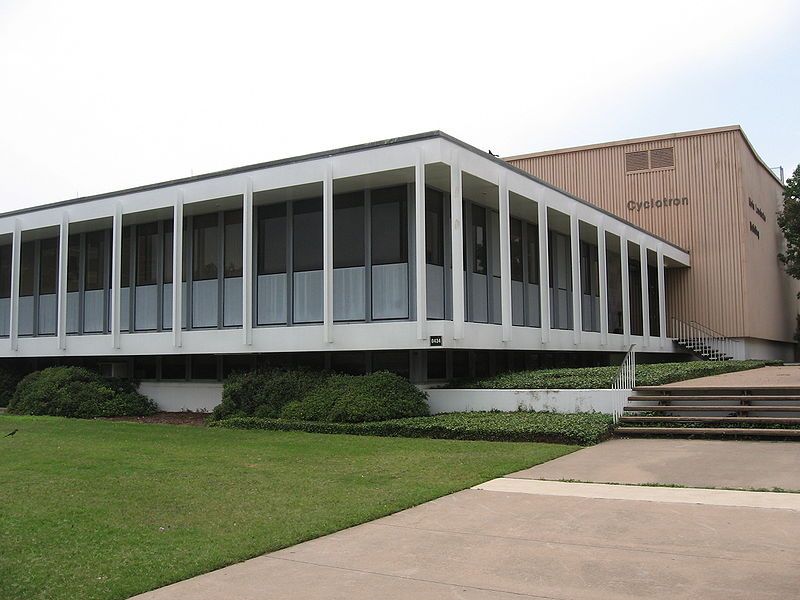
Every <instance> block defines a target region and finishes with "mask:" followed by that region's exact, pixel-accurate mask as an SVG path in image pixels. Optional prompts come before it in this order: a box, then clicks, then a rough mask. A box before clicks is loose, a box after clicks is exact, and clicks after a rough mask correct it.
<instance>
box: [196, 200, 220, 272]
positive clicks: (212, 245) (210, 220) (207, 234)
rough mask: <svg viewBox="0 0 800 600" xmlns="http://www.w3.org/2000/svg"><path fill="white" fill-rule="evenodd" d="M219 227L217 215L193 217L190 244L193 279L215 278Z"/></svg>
mask: <svg viewBox="0 0 800 600" xmlns="http://www.w3.org/2000/svg"><path fill="white" fill-rule="evenodd" d="M218 230H219V227H218V226H217V215H216V214H211V215H202V216H198V217H195V218H194V238H193V246H192V263H193V264H192V277H193V278H194V280H195V281H199V280H203V279H215V278H216V277H217V267H218V264H217V263H218V261H219V256H218V252H219V246H218V240H219V231H218Z"/></svg>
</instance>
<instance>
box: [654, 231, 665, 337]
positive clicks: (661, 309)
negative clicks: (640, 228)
mask: <svg viewBox="0 0 800 600" xmlns="http://www.w3.org/2000/svg"><path fill="white" fill-rule="evenodd" d="M656 255H657V256H658V267H657V269H658V325H659V328H660V333H661V339H660V340H659V345H660V346H661V347H662V348H666V346H667V294H666V289H665V286H664V277H665V275H666V273H665V271H664V248H663V244H662V243H661V242H659V244H658V248H657V249H656Z"/></svg>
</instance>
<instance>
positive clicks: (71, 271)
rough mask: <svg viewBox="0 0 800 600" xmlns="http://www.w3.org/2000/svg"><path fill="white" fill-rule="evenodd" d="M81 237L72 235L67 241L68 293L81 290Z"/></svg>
mask: <svg viewBox="0 0 800 600" xmlns="http://www.w3.org/2000/svg"><path fill="white" fill-rule="evenodd" d="M80 265H81V236H79V235H71V236H69V239H68V240H67V291H68V292H77V291H78V290H79V289H80V275H81V274H80Z"/></svg>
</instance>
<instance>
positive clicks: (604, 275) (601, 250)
mask: <svg viewBox="0 0 800 600" xmlns="http://www.w3.org/2000/svg"><path fill="white" fill-rule="evenodd" d="M606 259H607V256H606V230H605V228H604V227H603V219H602V217H601V219H600V222H599V223H598V224H597V266H598V273H597V277H598V279H599V280H600V281H599V284H600V344H601V345H602V346H605V345H606V344H607V343H608V264H607V260H606Z"/></svg>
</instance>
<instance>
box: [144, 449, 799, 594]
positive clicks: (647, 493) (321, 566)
mask: <svg viewBox="0 0 800 600" xmlns="http://www.w3.org/2000/svg"><path fill="white" fill-rule="evenodd" d="M649 441H651V440H619V441H615V442H610V443H606V444H603V445H601V446H596V447H593V448H587V449H585V450H580V451H579V452H577V453H574V454H572V455H569V456H567V457H563V458H561V459H557V460H555V461H552V462H551V463H547V464H545V465H541V466H540V467H534V468H533V469H528V470H527V471H523V472H522V473H518V474H514V475H513V476H509V477H506V478H501V479H499V480H493V481H490V482H487V483H485V484H481V485H480V486H476V488H474V489H470V490H465V491H463V492H459V493H456V494H452V495H450V496H445V497H443V498H439V499H438V500H434V501H433V502H428V503H426V504H423V505H421V506H418V507H415V508H412V509H409V510H405V511H402V512H400V513H397V514H395V515H391V516H389V517H386V518H383V519H378V520H376V521H373V522H371V523H366V524H364V525H360V526H358V527H353V528H351V529H347V530H344V531H340V532H338V533H335V534H333V535H329V536H325V537H322V538H319V539H316V540H312V541H309V542H306V543H304V544H299V545H297V546H293V547H291V548H286V549H284V550H281V551H278V552H273V553H271V554H268V555H265V556H261V557H258V558H255V559H252V560H248V561H245V562H243V563H240V564H237V565H233V566H231V567H227V568H225V569H220V570H218V571H214V572H212V573H208V574H206V575H202V576H200V577H196V578H194V579H191V580H188V581H184V582H181V583H177V584H174V585H171V586H167V587H165V588H162V589H160V590H155V591H153V592H150V593H147V594H144V595H142V596H139V598H140V599H141V600H145V599H147V600H189V599H192V600H222V599H229V598H236V599H237V600H267V599H269V600H280V599H303V600H315V599H323V598H324V599H331V598H333V599H337V598H342V599H345V598H346V599H353V600H360V599H364V600H366V599H370V600H371V599H375V598H381V599H405V598H408V599H413V600H427V599H439V598H454V599H455V598H460V599H464V600H477V599H484V598H487V599H490V600H494V599H497V600H511V599H520V598H543V599H545V598H546V599H550V600H554V599H557V600H588V599H604V600H605V599H611V600H614V599H620V600H622V599H626V600H628V599H634V598H637V599H639V598H653V599H665V600H666V599H670V600H674V599H689V598H704V599H707V600H715V599H720V600H723V599H725V600H728V599H734V600H735V599H742V600H744V599H752V598H770V599H771V598H774V599H785V598H793V597H796V595H797V590H798V589H799V588H800V535H798V532H800V495H795V494H774V493H769V492H732V491H721V490H700V489H683V488H658V487H637V486H627V485H597V484H581V483H564V482H548V481H539V480H536V479H533V478H532V477H533V476H534V475H533V472H534V471H535V470H536V469H544V468H545V467H558V468H552V469H550V470H549V471H548V473H549V474H550V475H551V476H553V477H554V478H556V479H564V478H570V476H571V475H574V474H575V473H584V471H580V470H576V466H575V465H580V464H590V463H591V462H592V460H595V461H597V460H602V459H603V458H604V457H608V456H610V455H609V454H604V453H607V452H608V451H606V450H603V449H604V448H606V447H609V448H610V449H611V452H612V453H613V455H614V456H616V457H618V458H619V457H621V456H627V457H631V456H638V457H640V461H639V463H638V464H639V467H636V468H637V469H641V472H642V473H644V474H645V476H646V477H647V478H648V481H653V479H652V477H654V476H662V475H663V476H667V477H672V474H673V473H676V472H678V471H679V469H677V466H676V465H675V464H674V463H672V462H671V461H672V460H673V459H672V458H669V457H674V456H675V454H674V453H673V452H671V451H670V450H669V448H666V447H664V446H661V445H651V446H649V447H642V446H641V445H640V444H641V442H649ZM652 441H654V442H660V440H652ZM666 443H669V444H675V443H676V441H675V440H667V441H666ZM677 443H678V444H683V442H677ZM692 443H694V444H697V443H698V442H697V441H693V442H692ZM700 443H701V444H705V442H700ZM711 444H723V445H724V448H720V449H717V448H715V447H714V446H702V447H701V446H696V447H692V448H689V449H684V450H683V452H684V453H685V455H684V458H685V459H686V460H688V461H689V462H692V461H693V460H696V459H697V458H698V457H700V458H703V457H704V455H705V452H708V453H709V454H708V456H707V457H705V458H703V460H704V461H706V462H703V463H702V464H700V465H699V466H698V465H697V464H695V469H696V470H697V471H699V472H703V473H705V474H706V475H707V476H708V477H710V476H711V474H712V473H714V471H713V469H712V470H708V469H707V468H708V467H709V466H710V464H711V463H713V462H714V461H718V460H720V457H722V456H725V455H726V454H732V455H733V456H735V457H737V458H736V459H737V460H740V461H743V462H744V463H745V465H744V467H745V471H746V472H747V473H750V474H752V475H756V474H758V472H759V471H764V472H767V473H766V474H763V473H762V474H761V476H759V478H758V483H757V484H756V485H758V486H761V485H763V482H765V481H769V482H785V483H786V482H788V483H791V482H792V481H794V480H793V479H791V478H788V479H787V478H784V477H783V476H782V475H781V474H780V473H779V471H781V470H783V469H785V468H786V467H787V466H788V465H790V464H792V461H795V460H796V458H797V455H796V454H795V453H794V452H795V450H794V449H793V448H800V444H798V445H794V444H767V445H768V446H773V447H774V448H772V449H764V450H762V449H761V448H757V447H756V446H752V444H760V442H755V443H753V442H711ZM625 446H629V448H626V447H625ZM725 449H727V452H725V451H724V450H725ZM587 454H588V455H590V456H591V457H592V458H589V459H584V458H582V456H584V455H587ZM659 454H662V455H664V458H663V460H661V461H659V460H658V458H657V455H659ZM642 456H646V457H647V462H646V463H645V464H647V465H649V466H647V468H646V469H645V468H643V467H642V466H641V465H642V463H643V460H642V459H641V457H642ZM572 457H574V458H575V461H573V462H572V463H569V462H566V459H570V458H572ZM597 457H600V458H599V459H598V458H597ZM748 457H749V458H748ZM770 460H775V461H778V462H777V463H774V465H773V464H771V463H770V462H763V461H770ZM659 462H660V463H661V464H663V465H671V466H670V468H666V467H665V468H664V469H663V470H661V471H659V470H658V469H656V468H655V466H653V465H658V464H659ZM557 463H558V464H557ZM595 464H597V463H596V462H595ZM759 465H760V468H759ZM798 466H799V464H798V463H797V462H794V465H793V469H794V471H797V470H798V468H797V467H798ZM689 471H691V469H690V468H687V469H686V472H685V473H684V476H688V475H687V474H688V472H689ZM773 471H774V472H775V473H774V474H773V476H769V473H770V472H773ZM795 476H796V474H795ZM733 480H735V479H734V478H732V476H731V475H730V474H729V475H727V476H725V477H724V478H720V479H714V478H709V479H708V481H711V484H712V485H719V484H720V482H729V481H733ZM736 481H739V482H740V483H741V482H745V483H749V482H746V481H745V480H744V479H738V480H736ZM662 483H670V482H669V481H662ZM746 487H749V486H746Z"/></svg>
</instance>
